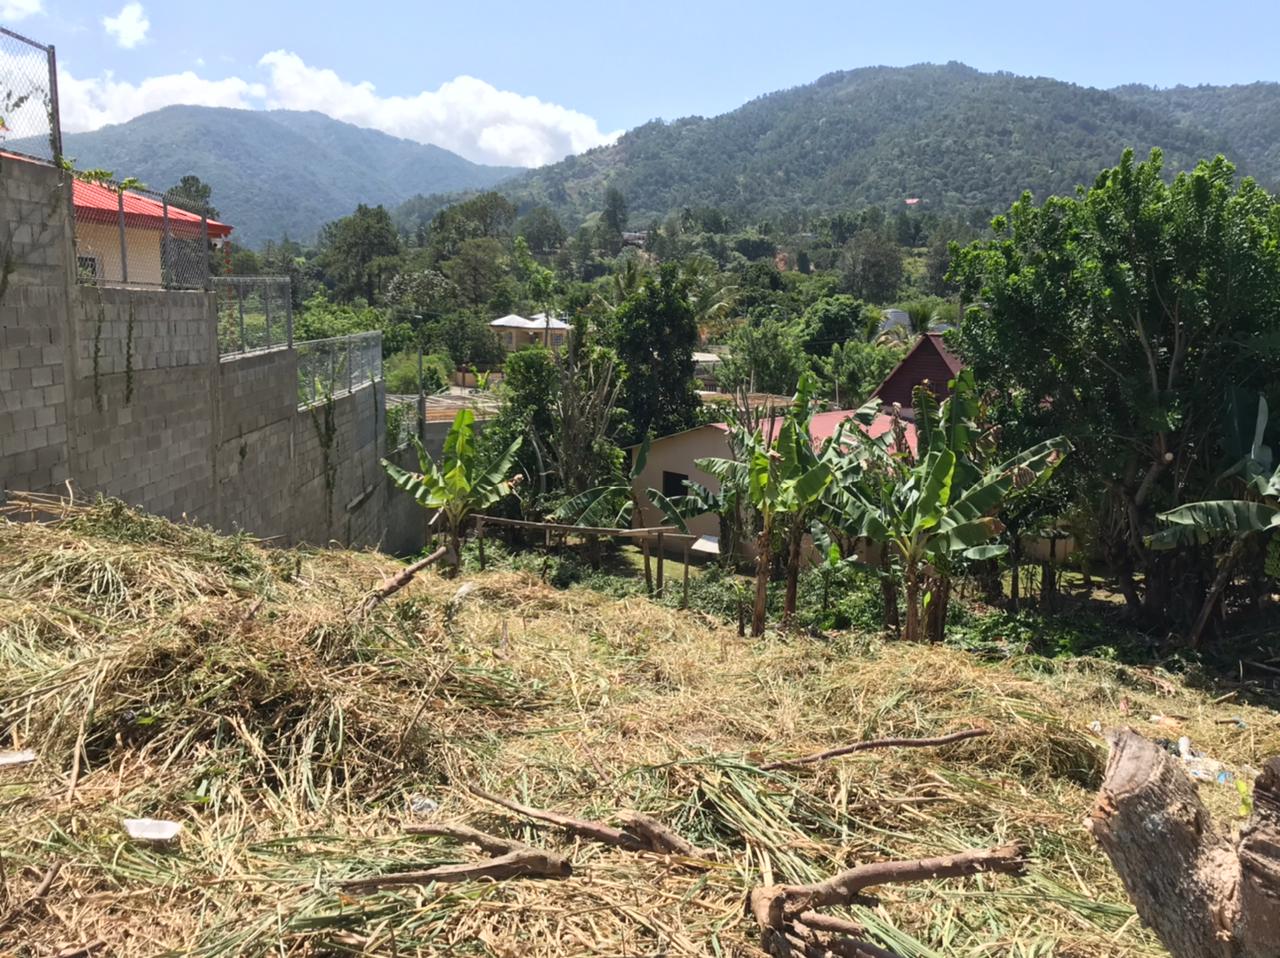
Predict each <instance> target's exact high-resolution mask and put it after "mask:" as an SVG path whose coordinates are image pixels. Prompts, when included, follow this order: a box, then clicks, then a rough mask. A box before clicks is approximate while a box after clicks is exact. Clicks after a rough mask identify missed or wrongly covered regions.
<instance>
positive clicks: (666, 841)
mask: <svg viewBox="0 0 1280 958" xmlns="http://www.w3.org/2000/svg"><path fill="white" fill-rule="evenodd" d="M618 818H619V819H620V820H621V821H622V824H623V827H624V828H626V830H627V831H628V832H630V833H631V834H632V835H634V836H636V837H637V838H639V839H640V840H641V841H643V842H644V843H645V844H647V845H648V846H649V849H650V850H651V851H655V852H660V853H662V854H667V855H683V856H684V857H685V858H701V859H704V860H705V859H709V858H714V857H715V854H714V853H713V852H711V851H709V850H707V849H705V848H699V847H698V846H697V845H694V844H693V843H692V842H689V841H686V840H685V839H684V838H682V837H681V836H679V835H677V834H676V833H675V832H673V831H672V830H671V829H669V828H667V826H666V825H664V824H662V822H660V821H658V820H657V819H656V818H650V817H649V816H648V815H644V814H641V813H640V812H633V811H630V810H627V809H624V810H622V811H620V812H618Z"/></svg>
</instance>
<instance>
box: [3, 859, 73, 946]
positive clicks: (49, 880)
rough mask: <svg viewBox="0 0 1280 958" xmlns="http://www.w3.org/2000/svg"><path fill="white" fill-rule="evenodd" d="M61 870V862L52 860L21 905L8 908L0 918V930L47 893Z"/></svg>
mask: <svg viewBox="0 0 1280 958" xmlns="http://www.w3.org/2000/svg"><path fill="white" fill-rule="evenodd" d="M61 870H62V863H61V862H54V863H53V864H52V865H50V866H49V870H48V871H46V872H45V873H44V877H43V878H41V879H40V884H38V885H36V888H35V891H33V892H32V893H31V895H30V896H29V897H28V898H27V900H26V901H24V902H23V903H22V904H21V905H17V906H15V907H14V908H12V909H10V910H9V913H8V914H6V915H5V916H4V917H3V918H0V931H3V930H4V929H6V928H8V927H9V926H10V925H11V924H13V923H14V922H15V921H17V920H18V918H20V917H21V916H22V914H23V912H25V911H26V910H27V909H28V908H30V907H31V906H32V905H34V904H35V903H36V902H38V901H40V899H42V898H44V896H45V895H47V894H49V889H50V888H51V887H53V880H54V879H55V878H57V877H58V872H59V871H61Z"/></svg>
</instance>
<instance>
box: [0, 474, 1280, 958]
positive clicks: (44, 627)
mask: <svg viewBox="0 0 1280 958" xmlns="http://www.w3.org/2000/svg"><path fill="white" fill-rule="evenodd" d="M10 518H11V519H12V520H14V521H3V520H0V733H3V735H4V741H2V742H0V745H3V747H5V748H11V749H24V748H30V749H33V750H35V752H36V753H37V756H38V758H37V761H36V762H35V763H32V764H25V765H18V766H13V767H6V768H0V864H2V865H3V870H2V872H0V875H2V879H0V880H2V882H3V888H0V954H7V953H9V952H12V953H14V954H18V955H24V956H25V955H50V954H57V953H59V952H61V951H66V952H68V953H70V952H73V951H75V950H76V949H82V950H83V949H85V948H86V947H87V948H88V951H89V953H95V954H104V955H105V954H109V955H113V956H126V955H156V954H166V953H169V954H195V955H206V956H230V955H293V954H326V955H327V954H367V955H413V954H450V955H497V956H517V955H518V956H526V955H530V956H539V955H546V956H552V955H555V956H560V955H659V954H661V955H685V954H697V955H703V954H706V955H744V956H745V955H758V954H760V952H759V951H758V950H757V944H756V943H757V941H758V935H757V930H756V928H755V926H754V923H753V922H752V921H751V920H750V918H748V917H745V916H744V914H743V905H744V900H745V897H746V894H747V891H748V889H750V888H751V887H753V886H755V885H758V884H761V883H773V882H796V883H803V882H811V881H815V880H819V879H822V878H825V877H827V876H829V875H830V874H832V873H833V872H835V871H838V870H840V869H842V868H845V867H847V866H849V865H851V864H855V863H859V862H871V861H878V860H883V859H887V858H916V857H922V856H929V855H939V854H947V853H952V852H958V851H962V850H965V849H972V848H982V847H987V846H991V845H996V844H1000V843H1004V842H1008V841H1014V840H1019V841H1024V842H1026V843H1027V844H1028V845H1029V846H1030V849H1031V856H1032V863H1031V867H1030V868H1029V870H1028V874H1027V876H1026V877H1024V878H1014V877H1008V876H990V875H986V876H979V877H975V878H969V879H963V880H957V881H950V882H923V883H920V884H912V885H905V886H892V887H889V886H886V887H884V888H882V889H879V890H876V891H877V893H878V894H879V895H880V904H879V905H878V906H872V905H866V906H856V907H854V908H853V909H851V910H850V911H849V912H847V913H846V914H847V915H848V916H849V917H852V918H854V919H856V920H857V921H858V922H859V923H860V924H861V925H862V926H864V927H865V928H866V929H867V931H868V934H869V936H870V937H871V938H873V939H874V940H875V941H876V942H877V943H878V944H879V945H880V946H881V947H883V948H886V949H889V950H890V951H892V952H895V953H897V954H899V955H902V956H904V958H936V956H950V955H974V956H978V955H993V956H994V955H1011V956H1018V958H1025V956H1039V955H1043V956H1048V955H1056V956H1060V958H1062V956H1080V958H1084V956H1096V955H1115V956H1146V955H1150V956H1156V955H1159V954H1161V949H1160V947H1159V945H1158V944H1157V943H1156V942H1155V940H1154V939H1153V938H1152V937H1151V935H1150V934H1148V933H1147V932H1145V931H1144V930H1143V929H1142V928H1140V927H1139V924H1138V922H1137V921H1136V919H1135V917H1134V913H1133V910H1132V908H1131V907H1130V906H1129V904H1128V903H1127V902H1126V900H1125V898H1124V895H1123V891H1122V889H1121V888H1120V886H1119V883H1118V880H1117V879H1116V877H1115V875H1114V874H1113V873H1112V871H1111V869H1110V866H1109V865H1108V863H1107V862H1106V860H1105V859H1104V858H1103V857H1102V856H1101V854H1100V853H1099V852H1098V851H1097V850H1096V849H1095V848H1094V847H1093V846H1092V844H1091V842H1090V840H1089V838H1088V836H1087V835H1086V834H1085V832H1084V830H1083V828H1082V827H1081V821H1082V819H1083V817H1084V815H1085V813H1086V811H1087V810H1088V807H1089V804H1090V801H1091V798H1092V793H1093V789H1094V788H1096V786H1097V784H1098V780H1099V775H1100V771H1101V765H1102V760H1103V758H1104V755H1103V751H1102V746H1101V741H1100V739H1098V738H1097V737H1096V736H1094V735H1093V734H1092V733H1091V732H1090V731H1089V723H1090V722H1091V721H1092V720H1098V721H1100V722H1101V723H1102V724H1103V725H1109V724H1119V723H1125V722H1129V723H1134V724H1141V723H1143V722H1145V720H1146V716H1147V715H1148V714H1149V713H1156V712H1159V713H1162V714H1178V715H1183V716H1185V722H1184V723H1183V727H1182V731H1183V732H1184V733H1185V734H1187V735H1190V736H1191V738H1192V739H1193V741H1195V742H1196V744H1197V746H1198V747H1201V748H1203V749H1204V750H1206V751H1208V752H1209V753H1210V754H1212V755H1214V756H1215V757H1216V758H1218V759H1220V760H1222V761H1224V762H1226V763H1227V764H1228V765H1230V766H1232V767H1235V768H1241V767H1243V766H1245V765H1247V764H1250V763H1252V764H1254V765H1256V764H1258V763H1259V762H1260V760H1261V759H1262V758H1263V757H1264V756H1266V755H1267V754H1274V753H1275V752H1277V751H1280V723H1278V722H1277V719H1276V717H1275V716H1274V715H1273V714H1272V713H1270V712H1267V711H1264V710H1260V709H1254V708H1249V707H1243V706H1239V705H1235V704H1232V703H1230V702H1223V703H1218V704H1214V703H1213V702H1212V701H1211V696H1209V695H1206V694H1202V693H1200V692H1197V691H1192V690H1189V689H1186V688H1184V687H1182V686H1181V685H1180V684H1177V683H1176V682H1175V683H1174V684H1173V685H1172V686H1171V687H1172V689H1173V694H1171V695H1169V694H1162V693H1161V691H1160V690H1159V689H1157V688H1155V687H1154V686H1153V685H1152V684H1151V683H1150V682H1149V681H1146V680H1145V679H1143V678H1142V677H1141V676H1140V675H1136V674H1134V673H1133V672H1131V671H1129V670H1127V669H1125V668H1123V667H1119V666H1113V665H1109V664H1106V663H1099V662H1080V663H1062V664H1060V665H1045V664H1043V663H1035V662H1033V661H1031V660H1027V661H1019V660H1011V661H1009V662H1007V663H1004V664H1001V665H996V666H992V665H984V664H980V663H978V662H977V661H975V660H974V659H972V658H971V657H969V656H967V655H965V654H963V653H960V652H956V651H950V650H946V649H941V648H927V647H907V646H904V645H900V644H893V643H884V642H881V641H879V640H878V639H875V638H859V637H854V636H837V637H834V638H832V639H831V640H829V641H815V640H811V639H796V638H786V637H766V638H765V639H764V640H762V641H758V642H753V643H749V644H748V643H744V641H743V640H740V639H738V638H737V637H736V635H735V634H734V630H733V627H732V626H731V625H727V626H725V627H723V628H721V627H717V626H714V625H710V624H708V623H707V621H706V619H705V618H704V617H694V616H690V615H687V614H682V613H680V612H677V611H674V610H671V609H667V608H663V607H659V606H655V605H652V604H650V603H649V602H647V601H645V600H640V599H627V600H623V601H616V600H612V599H608V598H605V597H602V596H599V595H596V594H594V593H590V592H586V591H577V590H571V591H567V592H564V591H556V590H554V589H551V588H548V587H546V586H543V585H541V584H539V583H538V582H537V581H536V580H535V579H533V578H531V577H529V576H525V575H517V574H509V573H490V574H487V575H484V576H481V577H479V578H478V579H475V580H473V581H474V583H475V587H474V589H473V590H471V591H470V592H469V594H466V595H465V596H464V597H463V598H461V599H459V601H457V602H455V603H453V609H452V612H451V613H450V614H448V615H446V609H447V608H448V607H449V605H450V602H451V600H452V599H453V598H454V596H455V595H456V594H457V592H458V588H459V585H460V583H459V582H458V581H456V580H455V581H447V580H444V579H442V578H439V577H438V576H437V575H436V574H435V573H433V572H430V571H428V572H424V573H422V574H420V575H419V576H418V578H417V579H416V580H415V581H414V583H413V584H412V585H410V586H409V587H408V588H406V589H404V590H403V591H402V592H399V593H398V594H396V595H395V596H394V597H392V598H391V599H389V600H388V601H387V602H385V603H383V604H382V605H380V606H378V607H377V608H376V609H374V610H373V611H372V612H371V613H370V614H369V615H368V616H367V617H365V618H361V617H359V616H355V617H352V616H350V615H349V613H350V611H351V610H352V609H353V608H356V607H357V606H358V604H359V603H360V601H361V600H362V598H363V597H365V596H366V595H367V594H368V591H369V590H370V589H371V588H373V587H374V586H375V585H376V584H377V583H378V582H379V581H381V580H383V579H384V578H385V577H386V576H387V575H388V573H390V572H392V571H394V569H395V564H394V563H392V562H390V561H389V560H387V559H385V558H382V557H378V556H375V555H367V554H354V553H349V552H307V551H269V550H265V549H262V548H260V547H259V546H257V545H256V544H254V543H253V542H251V541H249V540H248V539H245V538H243V537H231V538H227V537H221V536H217V535H214V534H212V533H209V532H207V531H203V530H200V529H195V528H191V527H185V526H177V525H172V524H169V523H167V522H164V521H162V520H157V519H152V518H148V517H145V516H141V515H138V514H136V513H134V512H131V511H130V510H127V509H125V508H124V507H122V506H120V505H119V504H115V503H110V502H104V503H98V504H94V505H91V506H88V507H77V508H71V509H68V508H66V507H64V506H62V505H60V504H57V503H55V502H53V501H51V500H37V499H30V500H23V501H21V502H18V503H17V504H16V505H15V506H13V507H12V508H11V509H10ZM31 518H35V519H39V520H42V521H39V522H30V521H25V520H28V519H31ZM19 520H21V521H19ZM1237 716H1238V717H1240V718H1242V719H1243V720H1244V722H1245V726H1246V727H1245V728H1243V729H1241V728H1240V727H1239V726H1238V725H1235V724H1231V725H1228V724H1225V723H1222V722H1221V720H1223V719H1226V718H1233V717H1237ZM970 727H982V728H985V729H988V730H989V731H990V733H991V734H990V735H987V736H983V737H975V738H972V739H969V740H965V741H958V742H955V743H954V744H950V745H947V746H945V747H943V748H937V749H929V748H923V749H898V750H887V751H879V750H877V751H867V752H862V753H859V754H855V755H850V756H847V757H843V758H838V759H834V760H831V761H823V762H818V763H815V764H812V765H808V766H801V767H784V768H782V769H779V770H776V771H763V770H761V768H760V766H761V765H764V764H767V763H769V762H771V761H777V760H781V759H787V758H790V757H794V756H802V755H807V754H810V753H813V752H818V751H822V750H826V749H831V748H835V747H838V746H841V745H844V744H847V743H851V742H855V741H859V740H861V739H866V738H882V737H925V736H940V735H945V734H947V733H951V732H955V731H958V730H961V729H966V728H970ZM468 786H478V787H479V788H480V789H483V790H487V791H489V792H493V793H497V794H501V795H504V796H507V797H508V798H510V799H511V800H513V801H515V802H519V803H523V804H526V805H533V806H538V807H541V808H545V809H554V810H558V811H561V812H564V813H567V814H572V815H581V816H584V817H587V818H591V819H595V820H599V821H607V822H613V823H615V824H617V823H619V818H618V817H617V816H616V812H617V811H618V810H620V809H624V808H625V809H634V810H637V811H639V812H643V813H645V814H647V815H649V816H651V817H652V818H654V819H656V820H658V821H660V822H662V823H664V824H665V825H666V826H668V827H670V828H672V829H674V830H675V831H676V832H678V833H679V834H680V835H681V836H683V837H684V838H685V839H687V840H688V841H690V842H692V843H693V844H694V845H696V846H698V847H700V848H705V849H708V850H710V851H711V852H714V854H715V859H714V860H713V861H711V862H708V863H703V865H702V867H697V868H691V867H684V866H682V865H681V864H680V862H678V861H676V860H674V859H671V858H667V857H664V856H662V855H657V854H652V853H647V852H639V853H637V852H634V851H629V850H626V849H623V848H610V847H605V846H602V845H600V844H597V843H594V842H591V841H589V840H584V839H580V838H573V837H570V836H569V835H568V834H566V833H565V832H564V831H563V830H560V829H556V828H553V827H547V826H543V825H538V824H536V823H533V822H531V821H529V820H528V819H527V818H523V817H521V816H517V815H513V814H510V813H509V812H507V811H504V810H503V809H501V808H498V807H496V806H495V805H493V804H492V803H489V802H485V801H482V800H481V799H479V798H477V797H476V796H475V795H473V794H472V793H471V792H470V791H469V788H468ZM1204 791H1205V793H1206V797H1207V798H1209V799H1210V800H1211V801H1212V802H1213V804H1214V810H1215V812H1217V813H1219V814H1228V815H1230V814H1231V813H1232V812H1233V811H1234V806H1235V804H1236V802H1237V796H1236V795H1235V792H1234V789H1229V788H1220V787H1217V786H1212V785H1206V786H1204ZM411 796H413V797H414V798H415V804H417V805H418V807H420V808H423V807H425V808H431V807H433V803H435V804H438V806H439V810H438V811H436V812H434V817H431V818H415V817H414V815H413V813H412V812H411V811H410V808H409V806H410V797H411ZM425 799H430V800H431V801H430V802H427V801H425ZM139 817H150V818H160V819H167V820H172V821H178V822H181V823H182V824H183V829H182V833H181V836H180V838H179V839H178V841H177V842H175V843H174V844H173V846H172V847H167V846H153V845H146V844H141V843H137V842H134V841H131V840H130V839H129V838H128V837H127V835H126V834H125V832H124V830H123V827H122V825H121V822H122V820H123V819H125V818H139ZM414 821H419V822H421V821H440V822H457V823H466V824H469V825H472V826H474V827H476V828H480V829H483V830H484V831H485V832H488V833H491V834H494V835H499V836H504V837H505V838H509V839H515V840H516V841H518V842H521V843H525V844H528V845H533V846H537V847H540V848H543V849H546V850H548V851H551V852H554V853H557V854H560V855H563V856H564V857H565V858H567V859H569V860H571V861H572V865H573V877H572V878H569V879H566V880H528V879H515V880H510V881H500V882H491V881H476V882H460V883H450V884H438V885H431V886H426V887H422V886H399V887H388V888H384V889H381V890H376V891H370V892H368V893H363V892H361V893H359V894H356V893H352V892H348V891H343V890H342V888H341V887H340V886H341V885H342V883H343V882H345V881H349V880H351V879H359V878H364V877H368V876H376V875H379V874H385V873H390V872H395V871H409V870H422V869H427V868H431V867H433V866H437V865H443V864H449V863H457V862H464V861H476V860H479V859H480V858H483V857H484V853H477V852H475V851H474V850H469V849H467V848H465V847H463V846H461V845H459V844H458V843H457V842H455V841H450V840H448V839H447V838H444V837H433V836H424V835H413V834H408V833H406V832H405V831H404V825H405V824H407V823H410V822H414ZM54 867H56V868H57V871H56V872H55V875H54V878H53V879H52V880H51V881H50V882H49V883H48V887H47V888H45V889H44V890H43V892H42V893H41V895H40V896H38V897H36V896H35V895H34V894H33V893H34V892H35V891H36V890H37V886H38V885H39V884H40V882H41V878H42V877H43V876H45V875H47V874H48V873H49V870H50V869H51V868H54Z"/></svg>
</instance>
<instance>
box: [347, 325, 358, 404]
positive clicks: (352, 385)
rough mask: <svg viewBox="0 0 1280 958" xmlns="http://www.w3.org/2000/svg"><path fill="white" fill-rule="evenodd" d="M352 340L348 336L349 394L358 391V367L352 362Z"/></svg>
mask: <svg viewBox="0 0 1280 958" xmlns="http://www.w3.org/2000/svg"><path fill="white" fill-rule="evenodd" d="M351 340H352V337H350V336H348V337H347V392H349V393H353V392H355V391H356V367H355V363H353V362H352V361H351V352H352V350H351Z"/></svg>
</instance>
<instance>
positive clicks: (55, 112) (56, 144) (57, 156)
mask: <svg viewBox="0 0 1280 958" xmlns="http://www.w3.org/2000/svg"><path fill="white" fill-rule="evenodd" d="M46 49H47V50H48V51H49V148H50V149H51V150H53V162H55V163H59V162H61V160H62V114H61V112H60V111H59V109H58V55H57V54H56V53H55V52H54V50H53V44H52V43H51V44H49V46H48V47H47V48H46Z"/></svg>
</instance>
